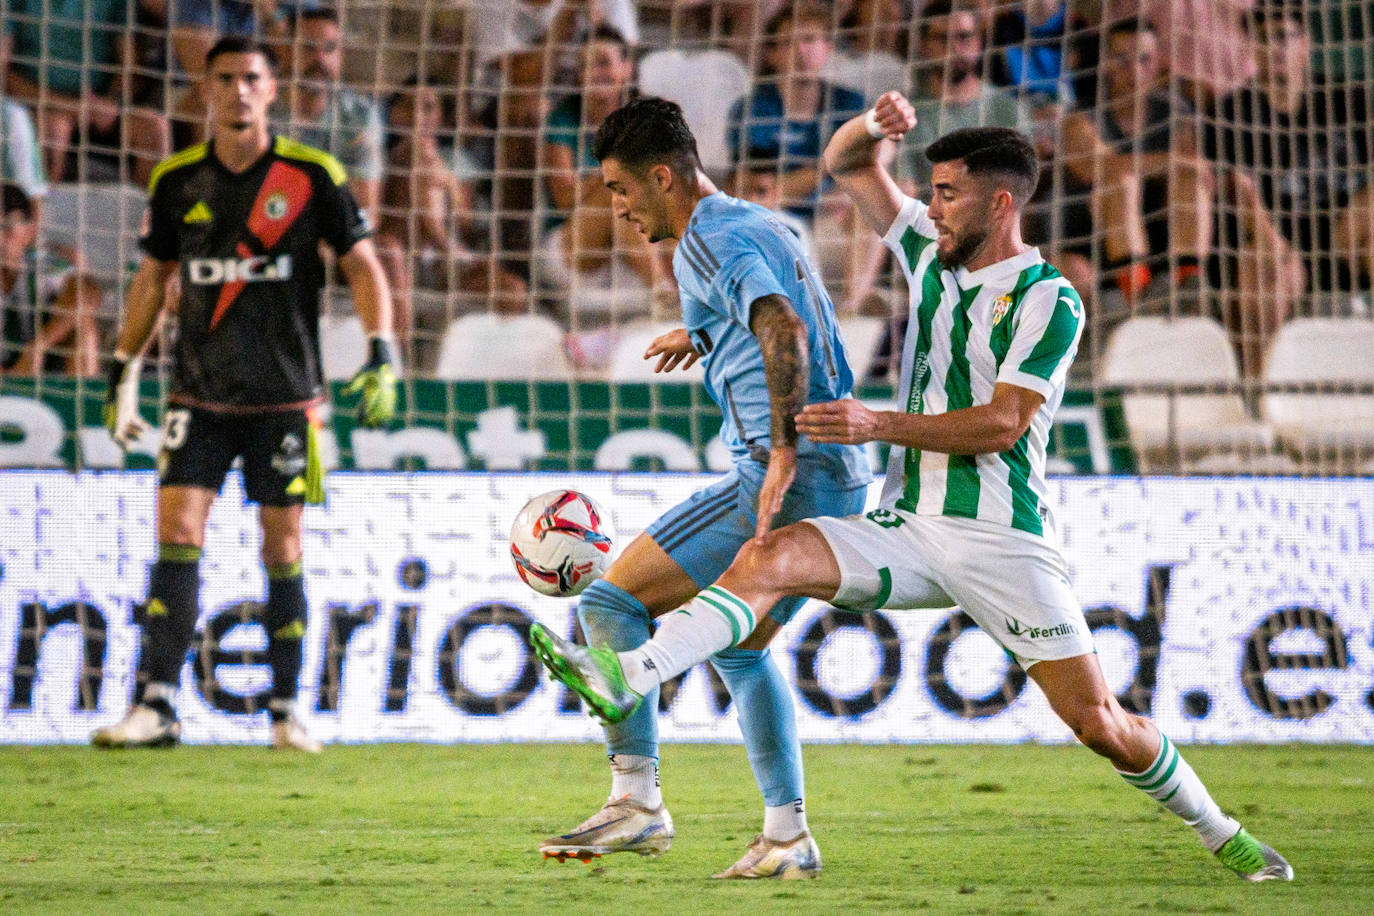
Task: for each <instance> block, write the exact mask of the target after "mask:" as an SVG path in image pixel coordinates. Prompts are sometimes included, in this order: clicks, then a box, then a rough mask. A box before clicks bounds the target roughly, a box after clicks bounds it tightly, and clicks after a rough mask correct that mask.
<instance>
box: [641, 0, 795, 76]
mask: <svg viewBox="0 0 1374 916" xmlns="http://www.w3.org/2000/svg"><path fill="white" fill-rule="evenodd" d="M784 2H785V0H672V2H669V3H656V4H642V6H643V7H644V8H643V9H642V10H641V11H640V17H641V18H642V19H643V20H644V23H645V30H646V34H645V40H646V42H648V43H651V44H655V43H656V44H660V45H665V46H666V45H669V44H690V45H692V46H698V45H701V44H709V45H711V46H712V47H724V48H727V49H728V50H730V51H732V52H734V54H735V55H736V56H738V57H739V58H740V59H741V60H745V61H751V62H752V61H753V59H754V54H755V53H756V52H757V43H756V42H755V40H754V39H755V37H756V36H757V35H758V34H759V33H760V32H761V31H762V24H763V23H766V22H767V21H768V20H769V19H771V18H772V17H773V15H774V14H775V13H777V11H778V10H779V9H781V8H782V5H783V3H784Z"/></svg>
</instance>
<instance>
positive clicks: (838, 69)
mask: <svg viewBox="0 0 1374 916" xmlns="http://www.w3.org/2000/svg"><path fill="white" fill-rule="evenodd" d="M821 76H822V77H823V78H825V79H827V80H829V81H830V82H832V83H837V84H839V85H841V86H847V87H848V88H850V89H853V90H854V91H855V92H859V93H862V94H863V97H864V98H865V99H867V100H868V101H869V102H872V101H873V100H874V99H876V98H877V97H878V96H880V95H882V94H883V93H884V92H887V91H888V90H889V89H896V90H898V91H900V92H907V91H908V87H907V77H906V63H905V62H904V61H903V60H902V59H901V58H900V57H898V56H897V55H896V54H891V53H889V52H887V51H873V52H871V53H867V54H854V55H849V54H844V53H842V52H840V51H836V52H835V53H834V54H831V55H830V59H829V60H828V61H826V62H825V66H824V67H822V68H821Z"/></svg>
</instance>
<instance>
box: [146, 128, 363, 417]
mask: <svg viewBox="0 0 1374 916" xmlns="http://www.w3.org/2000/svg"><path fill="white" fill-rule="evenodd" d="M368 234H369V230H368V227H367V221H366V219H365V217H364V216H363V214H362V211H361V210H359V208H358V204H357V202H356V201H355V200H354V199H353V195H352V194H350V193H349V191H348V185H347V176H346V175H345V173H344V169H343V166H341V165H340V164H339V162H338V160H336V159H335V158H334V157H333V156H331V155H329V154H328V153H326V152H323V151H322V150H318V149H315V148H314V147H310V146H306V145H304V144H302V143H297V142H295V141H294V140H288V139H286V138H285V137H273V138H272V144H271V147H270V148H269V149H268V151H267V152H266V153H264V154H263V156H262V158H261V159H259V160H258V161H257V162H256V163H254V164H253V165H252V166H251V167H250V168H249V169H248V170H247V171H245V172H241V173H239V174H235V173H233V172H231V171H229V170H228V169H227V168H225V167H224V165H223V164H222V163H221V162H220V161H219V159H218V158H216V157H215V154H214V151H213V149H212V148H211V145H210V144H209V143H201V144H197V145H196V146H192V147H189V148H187V149H185V150H182V151H181V152H179V153H177V154H176V155H174V156H172V157H171V158H169V159H167V160H165V161H163V162H162V163H161V164H159V165H158V167H157V168H156V169H155V170H154V171H153V178H152V182H151V184H150V185H149V189H148V215H147V220H146V226H145V231H144V235H143V238H142V239H141V240H140V245H141V247H142V248H143V250H144V251H145V252H147V253H148V254H149V255H150V256H151V257H154V258H156V259H158V260H160V261H179V262H180V266H181V302H180V306H179V308H178V310H177V339H176V346H175V349H174V351H173V370H172V389H171V392H170V394H169V396H168V400H170V401H173V402H176V403H179V404H187V405H191V406H199V407H205V408H209V409H212V410H213V409H220V410H243V409H252V408H269V409H270V408H273V407H277V408H286V407H293V406H294V407H300V406H308V405H311V404H314V403H318V402H319V401H320V400H322V398H323V376H322V373H321V371H320V343H319V315H320V289H321V287H322V286H323V285H324V264H323V262H322V261H321V259H320V251H319V243H320V242H321V241H323V242H326V243H327V244H328V245H329V246H330V247H331V248H333V249H334V251H335V252H336V253H337V254H339V255H343V254H346V253H347V252H348V251H349V250H350V249H351V248H352V247H353V246H354V244H356V243H357V242H358V241H359V240H361V239H364V238H366V237H367V236H368Z"/></svg>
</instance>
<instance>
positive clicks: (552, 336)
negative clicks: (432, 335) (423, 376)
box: [434, 312, 573, 381]
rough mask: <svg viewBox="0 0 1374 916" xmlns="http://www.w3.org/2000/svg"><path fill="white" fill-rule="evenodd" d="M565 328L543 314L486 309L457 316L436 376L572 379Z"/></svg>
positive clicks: (445, 340)
mask: <svg viewBox="0 0 1374 916" xmlns="http://www.w3.org/2000/svg"><path fill="white" fill-rule="evenodd" d="M572 374H573V373H572V366H571V365H570V364H569V362H568V356H567V354H566V353H565V352H564V350H563V329H562V328H561V327H559V326H558V324H557V323H556V322H554V321H553V320H552V319H550V318H545V317H544V316H542V315H497V314H495V313H492V312H480V313H477V314H473V315H465V316H463V317H462V318H459V319H457V320H455V321H454V322H453V323H452V324H450V325H449V326H448V330H446V331H445V332H444V337H443V340H442V341H441V342H440V344H439V359H438V362H437V363H436V365H435V367H434V375H435V377H436V378H441V379H452V380H459V379H493V380H496V379H509V380H514V381H526V380H529V379H551V380H562V381H566V380H569V379H571V378H572Z"/></svg>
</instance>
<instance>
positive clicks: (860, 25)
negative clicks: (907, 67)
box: [836, 0, 915, 91]
mask: <svg viewBox="0 0 1374 916" xmlns="http://www.w3.org/2000/svg"><path fill="white" fill-rule="evenodd" d="M836 12H837V15H838V16H839V29H838V31H839V34H840V36H841V40H842V42H843V44H844V46H845V48H846V49H847V50H849V51H852V52H856V53H860V54H891V55H892V56H894V57H897V58H899V59H901V60H903V61H904V60H906V59H907V32H908V29H907V23H909V22H911V21H912V19H914V18H915V11H914V8H913V3H912V2H911V0H846V2H843V3H839V4H837V10H836ZM888 88H891V87H888ZM884 91H886V89H885V90H884Z"/></svg>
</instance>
